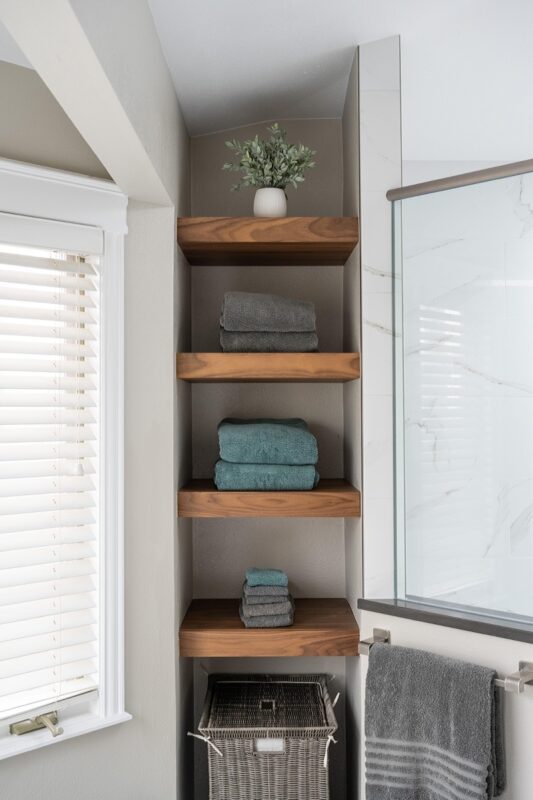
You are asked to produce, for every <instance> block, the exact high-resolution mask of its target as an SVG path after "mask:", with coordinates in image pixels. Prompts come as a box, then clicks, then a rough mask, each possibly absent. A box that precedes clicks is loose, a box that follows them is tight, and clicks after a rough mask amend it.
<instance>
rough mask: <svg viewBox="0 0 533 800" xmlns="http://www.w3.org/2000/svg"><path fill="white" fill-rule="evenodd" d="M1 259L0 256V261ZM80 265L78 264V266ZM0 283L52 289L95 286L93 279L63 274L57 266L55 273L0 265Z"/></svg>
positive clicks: (86, 289) (86, 288)
mask: <svg viewBox="0 0 533 800" xmlns="http://www.w3.org/2000/svg"><path fill="white" fill-rule="evenodd" d="M1 261H2V259H1V258H0V263H1ZM81 266H82V265H81V264H80V267H81ZM52 269H54V268H52ZM0 283H12V284H15V285H17V284H21V285H27V286H49V287H52V288H54V289H79V290H80V291H85V292H87V291H90V290H91V289H94V288H95V285H94V283H93V281H91V280H90V279H89V278H85V277H81V276H80V275H78V274H76V275H68V274H65V273H64V272H62V271H61V270H60V268H59V267H57V273H56V274H55V275H53V274H50V273H48V272H44V271H43V270H39V271H35V270H27V271H26V270H24V269H18V270H7V269H3V268H2V267H0Z"/></svg>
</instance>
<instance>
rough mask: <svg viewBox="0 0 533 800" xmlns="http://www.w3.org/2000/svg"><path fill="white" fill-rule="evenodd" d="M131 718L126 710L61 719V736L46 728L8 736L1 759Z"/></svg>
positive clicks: (0, 747) (0, 748)
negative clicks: (102, 715)
mask: <svg viewBox="0 0 533 800" xmlns="http://www.w3.org/2000/svg"><path fill="white" fill-rule="evenodd" d="M130 719H132V716H131V714H128V713H127V712H126V711H122V712H120V713H119V714H113V715H112V716H109V717H100V716H98V715H97V714H91V713H87V714H81V715H80V716H78V717H74V718H72V719H68V720H65V721H64V722H63V721H60V725H61V727H62V728H63V733H62V734H61V735H60V736H55V737H54V736H52V735H51V733H50V731H48V730H46V729H43V730H39V731H33V733H25V734H23V735H22V736H12V735H10V736H9V738H8V739H7V738H6V739H5V740H4V741H3V742H2V743H0V759H2V758H9V757H10V756H17V755H19V754H20V753H28V752H30V751H31V750H37V749H38V748H40V747H46V746H47V745H50V744H58V743H59V742H64V741H65V740H66V739H73V738H74V737H75V736H82V735H83V734H85V733H92V732H93V731H99V730H101V729H103V728H109V727H110V726H111V725H118V724H119V723H121V722H127V721H128V720H130Z"/></svg>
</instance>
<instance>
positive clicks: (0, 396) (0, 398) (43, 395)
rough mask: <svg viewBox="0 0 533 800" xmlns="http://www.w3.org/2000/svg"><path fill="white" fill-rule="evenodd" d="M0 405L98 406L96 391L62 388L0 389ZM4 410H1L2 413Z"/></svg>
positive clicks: (27, 406) (82, 407) (12, 406)
mask: <svg viewBox="0 0 533 800" xmlns="http://www.w3.org/2000/svg"><path fill="white" fill-rule="evenodd" d="M0 406H1V407H8V408H11V409H13V408H17V409H19V410H21V411H22V410H23V409H24V408H77V409H87V408H95V407H96V396H95V393H94V392H84V393H83V394H81V393H75V392H66V391H63V390H62V389H57V390H54V391H42V392H41V391H35V392H33V391H32V392H26V391H24V390H21V391H9V390H8V389H6V390H4V389H0ZM1 413H2V412H1V411H0V414H1Z"/></svg>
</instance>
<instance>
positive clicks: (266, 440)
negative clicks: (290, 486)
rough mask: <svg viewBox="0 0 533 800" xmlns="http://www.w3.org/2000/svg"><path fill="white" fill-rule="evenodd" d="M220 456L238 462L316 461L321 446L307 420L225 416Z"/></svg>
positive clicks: (219, 429)
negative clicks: (310, 429) (308, 426)
mask: <svg viewBox="0 0 533 800" xmlns="http://www.w3.org/2000/svg"><path fill="white" fill-rule="evenodd" d="M218 446H219V449H220V458H221V459H222V460H223V461H231V462H232V463H234V464H276V465H278V464H288V465H290V466H296V465H302V464H305V465H309V464H316V463H317V461H318V445H317V441H316V438H315V437H314V436H313V434H312V433H311V432H310V431H309V430H308V428H307V423H306V422H305V421H304V420H303V419H232V418H228V419H223V420H222V422H221V423H220V424H219V426H218Z"/></svg>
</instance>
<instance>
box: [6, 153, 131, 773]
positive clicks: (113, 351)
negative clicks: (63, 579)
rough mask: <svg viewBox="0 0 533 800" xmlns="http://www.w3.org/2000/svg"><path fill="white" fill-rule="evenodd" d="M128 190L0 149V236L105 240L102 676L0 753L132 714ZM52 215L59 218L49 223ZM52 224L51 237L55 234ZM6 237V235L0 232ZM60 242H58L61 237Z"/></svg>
mask: <svg viewBox="0 0 533 800" xmlns="http://www.w3.org/2000/svg"><path fill="white" fill-rule="evenodd" d="M126 210H127V197H126V196H125V195H124V194H122V192H120V190H119V189H118V188H117V187H116V185H115V184H114V183H112V182H111V181H103V180H98V179H94V178H86V177H84V176H81V175H74V174H72V173H66V172H62V171H59V170H52V169H46V168H43V167H37V166H33V165H29V164H22V163H20V162H16V161H10V160H7V159H0V239H1V240H2V241H3V242H9V243H11V244H23V243H24V242H22V241H21V240H20V236H21V233H20V231H21V230H25V231H27V230H28V229H30V230H32V229H33V230H35V232H36V234H35V235H36V244H37V243H40V244H41V245H42V246H44V247H47V246H49V247H54V246H55V247H57V248H61V249H68V246H69V245H68V242H65V235H66V234H67V239H68V232H69V230H70V231H72V233H73V236H75V234H76V232H77V231H78V232H79V231H80V226H83V232H84V234H85V235H86V236H88V237H90V238H93V239H94V241H95V242H99V243H100V245H102V244H103V255H102V256H100V286H101V316H100V322H101V325H100V342H101V345H100V346H101V350H100V363H101V406H100V414H101V416H100V419H101V425H100V470H101V480H100V497H101V508H100V519H99V522H100V524H99V536H100V545H99V552H100V559H99V567H100V619H99V622H100V640H99V652H100V656H99V658H100V670H99V675H100V684H99V690H98V692H92V693H90V694H88V695H87V700H86V701H83V702H80V700H79V698H77V699H76V702H72V704H69V703H68V701H64V702H63V703H61V704H60V714H59V725H60V726H61V727H62V728H63V733H62V734H61V735H59V736H57V737H53V736H52V735H51V733H50V731H48V730H47V729H46V728H45V729H41V730H37V731H33V732H31V733H25V734H22V735H14V734H10V733H9V725H10V723H12V722H14V721H17V720H22V719H28V718H33V717H34V716H35V715H36V714H39V713H44V712H45V711H47V710H50V711H53V710H55V709H56V708H57V705H58V704H57V703H56V704H51V705H49V706H45V707H43V708H41V709H39V710H38V711H36V712H31V713H30V714H28V712H26V713H23V714H20V715H16V716H13V717H12V718H10V719H9V720H7V721H2V722H1V723H0V759H1V758H6V757H8V756H12V755H17V754H18V753H23V752H27V751H29V750H35V749H37V748H40V747H44V746H47V745H51V744H56V743H58V742H61V741H65V740H66V739H71V738H72V737H74V736H79V735H81V734H84V733H90V732H91V731H96V730H99V729H101V728H107V727H109V726H110V725H115V724H117V723H120V722H125V721H127V720H129V719H131V715H130V714H128V713H127V712H126V711H125V708H124V236H125V234H126V233H127V225H126ZM54 223H58V224H54ZM56 231H57V233H58V234H59V240H58V241H54V239H55V238H56V235H57V234H56ZM6 237H7V238H6ZM41 238H42V239H43V241H40V239H41ZM60 242H62V244H61V243H60Z"/></svg>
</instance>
